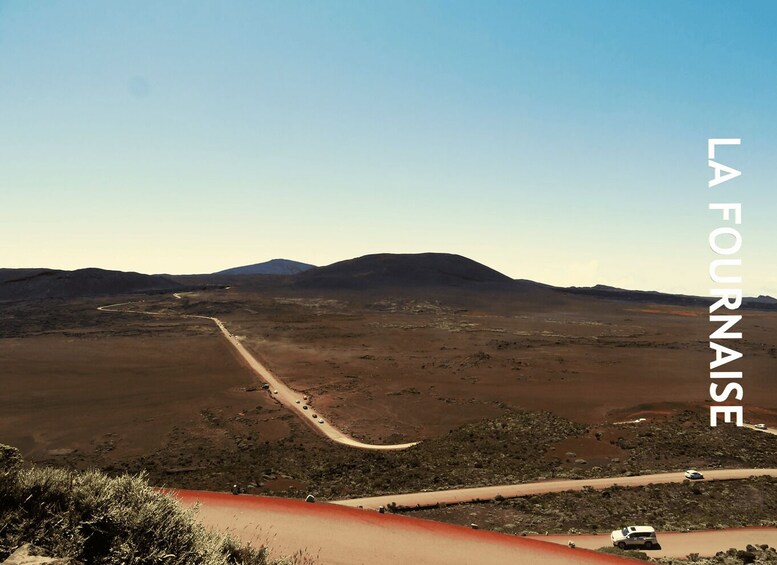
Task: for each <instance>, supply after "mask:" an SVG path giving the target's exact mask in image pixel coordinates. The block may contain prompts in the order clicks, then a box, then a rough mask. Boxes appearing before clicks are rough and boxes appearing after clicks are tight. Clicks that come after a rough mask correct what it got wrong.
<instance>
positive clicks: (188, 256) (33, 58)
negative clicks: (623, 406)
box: [0, 0, 777, 296]
mask: <svg viewBox="0 0 777 565" xmlns="http://www.w3.org/2000/svg"><path fill="white" fill-rule="evenodd" d="M775 20H777V6H775V5H774V4H773V3H770V2H754V1H753V2H747V3H744V2H734V1H730V2H715V1H710V0H705V1H698V2H696V1H686V2H676V1H651V2H637V1H634V2H622V1H589V2H586V1H571V0H570V1H546V0H542V1H540V0H538V1H527V2H489V1H485V2H483V1H474V0H473V1H469V2H458V1H444V2H443V1H440V2H437V1H419V0H413V1H399V0H392V1H388V0H387V1H384V2H373V1H360V2H356V1H347V2H339V1H325V0H322V1H316V2H312V1H311V2H298V1H283V2H281V1H278V2H239V1H232V2H225V3H217V2H205V1H186V2H180V1H175V0H170V1H166V2H151V1H149V2H144V1H133V2H111V1H88V0H87V1H75V0H71V1H56V0H51V1H46V2H43V1H39V2H28V1H3V0H0V196H2V200H1V202H2V204H1V205H0V242H1V243H0V267H50V268H61V269H77V268H83V267H89V266H94V267H101V268H105V269H118V270H127V271H138V272H144V273H172V274H185V273H207V272H214V271H218V270H221V269H225V268H228V267H234V266H238V265H245V264H251V263H258V262H261V261H266V260H269V259H273V258H279V257H283V258H287V259H293V260H298V261H304V262H308V263H313V264H316V265H326V264H329V263H332V262H335V261H340V260H343V259H349V258H353V257H357V256H360V255H365V254H369V253H382V252H393V253H416V252H427V251H438V252H448V253H458V254H461V255H464V256H466V257H469V258H471V259H474V260H476V261H479V262H481V263H484V264H486V265H488V266H490V267H492V268H495V269H497V270H499V271H501V272H503V273H505V274H507V275H509V276H512V277H514V278H521V279H531V280H536V281H540V282H544V283H548V284H554V285H561V286H572V285H574V286H588V285H594V284H608V285H613V286H620V287H625V288H633V289H643V290H661V291H666V292H683V293H691V294H702V295H706V294H708V292H709V289H710V288H712V287H713V286H716V285H713V284H712V283H711V281H710V277H709V274H708V269H709V264H710V261H711V260H713V259H715V258H716V256H715V255H714V253H713V252H712V251H711V250H710V247H709V243H708V236H709V233H710V232H711V231H712V230H713V229H715V228H717V227H721V226H725V225H730V224H727V223H726V222H724V221H723V220H722V218H721V216H720V214H719V213H716V212H712V211H710V210H708V205H709V203H710V202H738V203H741V204H742V224H741V225H740V226H737V227H738V229H739V230H740V232H741V234H742V248H741V251H740V252H739V253H738V254H737V255H736V257H739V258H741V259H742V262H743V266H742V268H741V269H740V270H739V272H740V273H741V274H742V276H743V289H744V292H745V294H747V295H758V294H771V295H774V296H777V261H775V260H774V259H775V254H774V253H773V248H772V246H773V245H774V243H775V241H777V222H775V220H774V218H775V212H777V191H775V190H774V181H775V179H777V159H775V155H777V102H775V100H777V95H775V93H777V57H775V55H774V54H775V53H777V38H776V37H777V36H775V34H774V33H773V31H774V29H775V24H776V23H777V22H776V21H775ZM710 137H715V138H720V137H736V138H741V139H742V143H741V145H740V146H738V147H733V146H732V147H725V148H721V149H720V150H719V152H718V160H720V161H721V162H722V163H725V164H726V165H728V166H732V167H734V168H736V169H738V170H741V171H742V176H741V177H739V178H737V179H734V180H732V181H730V182H728V183H724V184H723V185H720V186H718V187H715V188H708V186H707V181H708V180H709V179H710V178H711V177H712V173H711V170H710V169H709V167H708V166H707V139H708V138H710Z"/></svg>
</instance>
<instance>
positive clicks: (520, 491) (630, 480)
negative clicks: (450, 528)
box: [332, 469, 777, 543]
mask: <svg viewBox="0 0 777 565" xmlns="http://www.w3.org/2000/svg"><path fill="white" fill-rule="evenodd" d="M702 472H703V473H704V480H731V479H746V478H748V477H751V476H758V477H760V476H763V475H769V476H772V477H777V469H715V470H711V471H707V470H702ZM684 480H685V476H684V474H683V473H657V474H654V475H636V476H633V477H606V478H601V479H575V480H571V479H565V480H561V481H544V482H536V483H522V484H514V485H501V486H492V487H475V488H462V489H449V490H437V491H429V492H411V493H407V494H387V495H384V496H371V497H367V498H350V499H345V500H334V501H332V503H333V504H340V505H343V506H351V507H362V508H370V509H377V508H378V507H379V506H388V505H389V504H391V503H392V502H393V503H395V504H397V505H399V506H405V507H414V506H433V505H435V504H441V503H445V504H456V503H459V502H471V501H472V500H475V499H477V500H491V499H493V498H495V497H496V496H497V495H500V496H504V497H507V498H509V497H515V496H529V495H533V494H545V493H546V492H562V491H566V490H583V489H584V488H587V487H590V488H594V489H602V488H608V487H611V486H616V485H618V486H622V487H630V486H631V487H633V486H644V485H649V484H664V483H681V482H683V481H684ZM564 543H566V542H564Z"/></svg>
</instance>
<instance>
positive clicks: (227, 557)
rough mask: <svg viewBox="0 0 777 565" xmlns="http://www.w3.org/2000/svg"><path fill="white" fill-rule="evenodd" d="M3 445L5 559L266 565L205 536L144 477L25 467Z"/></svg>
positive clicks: (0, 521)
mask: <svg viewBox="0 0 777 565" xmlns="http://www.w3.org/2000/svg"><path fill="white" fill-rule="evenodd" d="M20 462H21V457H19V453H18V451H17V450H15V449H14V448H9V447H7V446H0V562H2V561H3V560H4V559H5V558H7V557H8V555H10V554H11V553H12V552H13V551H14V550H15V549H16V548H17V547H19V546H21V545H22V544H24V543H32V544H33V545H35V546H37V547H40V548H43V549H44V550H46V551H48V552H50V553H51V554H52V555H56V556H59V557H70V558H74V559H76V560H78V561H80V562H83V563H85V564H87V565H103V564H105V565H107V564H114V563H126V564H140V563H142V564H148V565H155V564H165V565H193V564H198V565H266V564H267V565H269V562H268V559H267V551H266V549H265V548H260V549H254V548H252V547H250V546H240V545H239V544H237V543H236V542H235V541H234V540H231V539H229V538H227V537H224V536H221V535H218V534H216V533H213V532H210V531H207V530H206V529H205V528H204V527H203V526H201V525H200V524H199V523H198V522H197V521H196V519H195V517H194V513H193V511H191V510H185V509H183V508H182V507H181V506H180V504H179V503H178V502H177V501H176V500H175V499H173V498H172V497H170V496H167V495H164V494H160V493H159V492H157V491H155V490H153V489H152V488H151V487H150V486H149V484H148V483H147V481H146V479H145V477H144V476H143V475H138V476H128V475H124V476H120V477H115V478H110V477H108V476H106V475H104V474H103V473H101V472H99V471H88V472H83V473H78V472H75V471H69V470H64V469H54V468H49V467H43V468H36V467H32V468H22V467H21V466H20Z"/></svg>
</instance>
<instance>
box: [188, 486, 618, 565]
mask: <svg viewBox="0 0 777 565" xmlns="http://www.w3.org/2000/svg"><path fill="white" fill-rule="evenodd" d="M178 495H179V496H180V497H181V499H182V501H183V502H184V503H185V504H193V503H195V502H196V501H199V502H200V503H201V506H200V509H199V512H198V516H199V519H200V521H201V522H202V523H203V524H205V525H206V526H209V527H212V528H215V529H218V530H220V531H230V532H231V533H233V534H234V535H235V536H236V537H238V538H239V539H241V540H243V541H244V542H251V543H252V544H253V545H255V546H257V545H262V544H269V545H270V547H272V549H273V555H276V556H280V555H284V554H285V555H290V554H293V553H295V552H296V551H298V550H299V549H300V548H304V550H305V552H306V553H307V554H308V555H309V556H311V557H313V558H316V561H317V563H320V564H321V565H396V564H397V563H413V564H414V565H440V564H443V563H444V564H445V565H473V564H475V563H478V564H479V563H488V564H489V565H499V564H502V563H504V564H508V563H509V564H511V565H513V564H515V563H529V562H531V563H535V564H537V565H551V564H552V565H556V564H558V565H562V564H563V565H572V564H587V563H591V564H593V563H630V562H631V561H630V560H624V559H620V558H617V557H613V556H609V555H602V554H597V553H593V552H588V551H585V550H582V549H570V548H568V547H564V546H558V545H554V544H548V543H544V542H541V541H536V540H531V539H527V538H520V537H514V536H507V535H503V534H497V533H493V532H485V531H480V530H471V529H467V528H462V527H460V526H451V525H449V524H441V523H437V522H430V521H427V520H419V519H415V518H406V517H403V516H395V515H391V514H379V513H377V512H371V511H365V510H356V509H352V508H344V507H342V506H335V505H331V504H321V503H316V504H306V503H304V502H299V501H292V500H285V499H273V498H266V497H252V496H243V495H241V496H232V495H229V494H216V493H204V492H197V491H180V492H179V493H178ZM268 524H271V526H268Z"/></svg>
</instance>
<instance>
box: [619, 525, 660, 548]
mask: <svg viewBox="0 0 777 565" xmlns="http://www.w3.org/2000/svg"><path fill="white" fill-rule="evenodd" d="M610 539H611V540H612V545H614V546H616V547H618V548H620V549H627V548H629V547H644V548H645V549H652V548H654V547H656V546H658V540H657V539H656V531H655V530H654V529H653V528H652V527H650V526H626V527H625V528H623V529H621V530H614V531H613V532H612V534H610Z"/></svg>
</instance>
